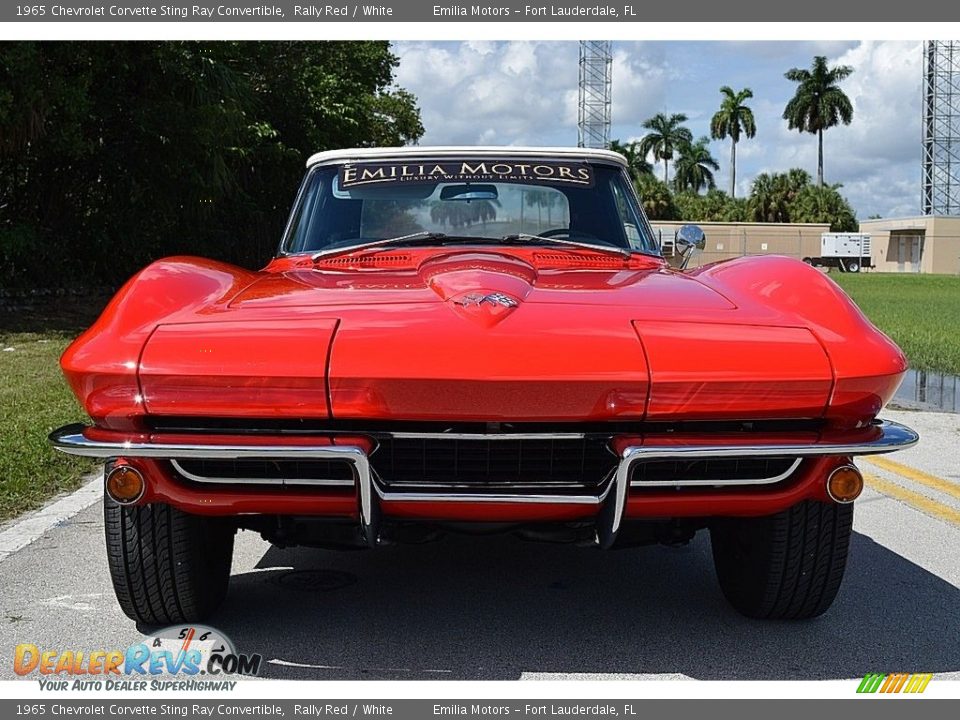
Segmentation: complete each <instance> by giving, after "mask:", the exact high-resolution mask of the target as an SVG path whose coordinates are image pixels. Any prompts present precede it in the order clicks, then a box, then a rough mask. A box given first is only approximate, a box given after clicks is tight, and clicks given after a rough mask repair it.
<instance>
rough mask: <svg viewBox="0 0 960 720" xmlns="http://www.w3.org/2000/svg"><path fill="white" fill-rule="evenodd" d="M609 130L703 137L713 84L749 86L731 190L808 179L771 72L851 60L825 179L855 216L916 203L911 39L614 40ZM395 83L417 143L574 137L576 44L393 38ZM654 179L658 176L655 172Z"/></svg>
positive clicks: (810, 166)
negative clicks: (748, 113)
mask: <svg viewBox="0 0 960 720" xmlns="http://www.w3.org/2000/svg"><path fill="white" fill-rule="evenodd" d="M613 49H614V68H613V129H612V137H614V138H620V139H621V140H631V139H635V138H638V137H640V136H641V135H642V134H643V129H642V128H641V126H640V124H641V123H642V122H643V120H644V119H646V118H648V117H650V116H651V115H654V114H655V113H657V112H666V113H675V112H682V113H684V114H686V115H687V116H688V117H689V122H688V123H687V125H688V126H689V127H690V129H691V130H692V131H693V133H694V135H695V136H696V137H699V136H701V135H709V126H710V117H711V115H712V114H713V113H714V112H715V111H716V110H717V108H718V107H719V103H720V92H719V88H720V86H721V85H730V86H731V87H733V88H734V89H735V90H738V89H740V88H743V87H749V88H751V89H752V90H753V94H754V98H753V100H752V101H751V103H752V108H753V111H754V115H755V117H756V121H757V136H756V137H755V138H754V139H752V140H742V141H741V143H740V144H739V145H738V146H737V158H738V162H737V166H738V168H737V194H738V195H741V196H742V195H746V194H747V193H748V192H749V186H750V182H751V181H752V179H753V177H754V176H755V175H757V174H758V173H761V172H770V171H782V170H786V169H788V168H790V167H802V168H804V169H806V170H808V171H809V172H810V174H811V175H814V176H815V175H816V169H817V143H816V136H814V135H808V134H801V133H798V132H797V131H795V130H794V131H789V130H787V124H786V122H785V121H784V120H783V119H782V118H781V115H782V113H783V107H784V105H785V104H786V102H787V100H788V99H789V98H790V97H791V96H792V94H793V90H794V88H795V87H796V85H795V83H792V82H790V81H789V80H786V79H785V78H784V77H783V73H784V72H785V71H786V70H788V69H789V68H792V67H809V65H810V62H811V59H812V58H813V56H814V55H826V56H827V58H828V60H829V62H830V63H831V64H844V65H850V66H852V67H853V68H854V73H853V75H852V76H851V77H850V78H849V79H847V80H845V81H844V82H843V84H842V87H843V88H844V90H845V91H846V93H847V95H848V96H849V97H850V99H851V101H852V102H853V107H854V118H853V123H852V124H851V125H850V126H848V127H843V126H841V127H837V128H833V129H831V130H829V131H828V132H827V133H826V134H825V136H824V155H825V159H824V165H825V167H824V174H825V177H826V181H827V182H829V183H842V184H843V190H842V191H841V192H843V193H844V194H845V195H846V196H847V198H848V199H849V200H850V201H851V203H852V204H853V206H854V208H855V209H856V210H857V215H858V217H860V218H866V217H868V216H870V215H874V214H879V215H882V216H884V217H888V216H894V215H914V214H919V210H920V157H921V147H920V141H921V90H922V82H921V81H922V77H921V72H922V71H921V61H922V57H921V44H920V43H919V42H908V43H904V42H823V43H818V42H623V41H615V42H614V44H613ZM394 52H396V54H397V55H398V56H399V57H400V66H399V68H398V70H397V81H398V83H399V84H400V85H401V86H402V87H405V88H407V89H409V90H411V91H412V92H413V93H415V94H416V96H417V98H418V100H419V103H420V107H421V110H422V112H423V121H424V125H425V127H426V134H425V135H424V137H423V139H422V140H421V144H423V145H441V144H444V145H445V144H451V145H459V144H466V145H477V144H482V145H499V144H507V145H575V144H576V141H577V127H576V124H577V60H578V52H579V51H578V44H577V43H575V42H550V41H544V42H398V43H396V44H395V45H394ZM711 148H712V151H713V155H714V157H716V158H717V160H718V161H719V162H720V164H721V168H720V172H719V173H718V174H717V184H718V186H719V187H721V188H723V189H726V188H727V186H728V184H729V176H728V175H727V173H728V172H729V167H728V165H729V157H730V146H729V141H714V142H713V143H712V145H711ZM658 174H659V173H658Z"/></svg>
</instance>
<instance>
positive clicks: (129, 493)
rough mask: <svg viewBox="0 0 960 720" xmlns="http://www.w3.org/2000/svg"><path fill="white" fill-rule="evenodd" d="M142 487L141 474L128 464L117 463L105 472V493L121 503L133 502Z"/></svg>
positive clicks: (140, 493)
mask: <svg viewBox="0 0 960 720" xmlns="http://www.w3.org/2000/svg"><path fill="white" fill-rule="evenodd" d="M144 489H145V484H144V482H143V475H141V474H140V472H139V471H138V470H135V469H134V468H132V467H130V466H129V465H117V466H116V467H114V468H113V469H112V470H111V471H110V472H109V473H108V474H107V482H106V490H107V495H109V496H110V498H111V499H112V500H114V501H115V502H118V503H120V504H121V505H130V504H131V503H135V502H136V501H137V500H139V499H140V498H141V497H142V496H143V491H144Z"/></svg>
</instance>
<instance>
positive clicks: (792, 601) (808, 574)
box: [710, 500, 853, 620]
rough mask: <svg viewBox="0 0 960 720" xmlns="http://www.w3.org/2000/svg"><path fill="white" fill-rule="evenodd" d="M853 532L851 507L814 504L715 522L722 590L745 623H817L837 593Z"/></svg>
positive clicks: (713, 530)
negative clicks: (814, 620) (808, 620)
mask: <svg viewBox="0 0 960 720" xmlns="http://www.w3.org/2000/svg"><path fill="white" fill-rule="evenodd" d="M852 527H853V505H852V504H849V505H838V504H835V503H823V502H816V501H813V500H806V501H804V502H801V503H798V504H796V505H794V506H792V507H790V508H787V509H786V510H784V511H782V512H779V513H777V514H776V515H769V516H765V517H756V518H720V519H717V520H716V521H715V522H714V524H713V525H712V526H711V527H710V542H711V545H712V546H713V562H714V566H715V567H716V571H717V579H718V580H719V581H720V589H721V590H722V591H723V594H724V596H726V598H727V600H728V601H729V602H730V604H731V605H733V607H734V608H736V609H737V610H738V611H739V612H740V613H742V614H743V615H746V616H747V617H752V618H763V619H790V620H800V619H805V618H813V617H817V616H818V615H821V614H823V613H824V612H826V610H827V609H828V608H829V607H830V605H831V604H832V603H833V600H834V598H835V597H836V596H837V591H838V590H839V589H840V581H841V580H842V579H843V571H844V568H845V567H846V564H847V550H848V548H849V545H850V533H851V531H852Z"/></svg>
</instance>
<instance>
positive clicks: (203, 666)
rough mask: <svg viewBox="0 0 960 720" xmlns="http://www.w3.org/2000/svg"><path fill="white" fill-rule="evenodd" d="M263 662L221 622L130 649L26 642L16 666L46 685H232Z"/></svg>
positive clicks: (182, 628) (171, 632)
mask: <svg viewBox="0 0 960 720" xmlns="http://www.w3.org/2000/svg"><path fill="white" fill-rule="evenodd" d="M262 662H263V656H262V655H259V654H242V653H238V652H237V650H236V648H235V646H234V644H233V642H231V641H230V639H229V638H228V637H227V636H226V635H224V634H223V633H222V632H220V631H219V630H217V629H216V628H212V627H209V626H207V625H174V626H171V627H168V628H164V629H163V630H160V631H158V632H156V633H155V634H153V635H151V636H150V637H147V638H144V640H143V641H142V642H139V643H136V644H133V645H130V646H129V647H128V648H126V649H125V650H119V649H113V650H101V649H94V650H81V649H73V648H68V649H62V650H61V649H50V648H40V647H38V646H37V645H35V644H32V643H21V644H19V645H17V647H16V649H15V651H14V658H13V670H14V672H16V673H17V675H20V676H24V677H29V676H37V679H38V680H39V681H40V688H41V689H42V690H113V691H121V692H122V691H134V692H142V691H144V690H232V689H233V688H234V686H236V681H235V680H232V679H230V678H231V677H236V676H244V675H247V676H250V675H257V674H259V672H260V666H261V663H262Z"/></svg>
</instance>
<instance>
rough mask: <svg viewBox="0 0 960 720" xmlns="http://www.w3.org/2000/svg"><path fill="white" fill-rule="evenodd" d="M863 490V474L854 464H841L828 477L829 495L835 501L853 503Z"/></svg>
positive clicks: (842, 503) (843, 503)
mask: <svg viewBox="0 0 960 720" xmlns="http://www.w3.org/2000/svg"><path fill="white" fill-rule="evenodd" d="M862 491H863V475H861V474H860V471H859V470H858V469H857V468H856V466H854V465H841V466H840V467H838V468H837V469H836V470H834V471H833V472H832V473H830V476H829V477H828V478H827V495H829V496H830V499H831V500H833V501H834V502H837V503H840V504H841V505H845V504H847V503H852V502H853V501H854V500H856V499H857V498H858V497H860V493H861V492H862Z"/></svg>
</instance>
